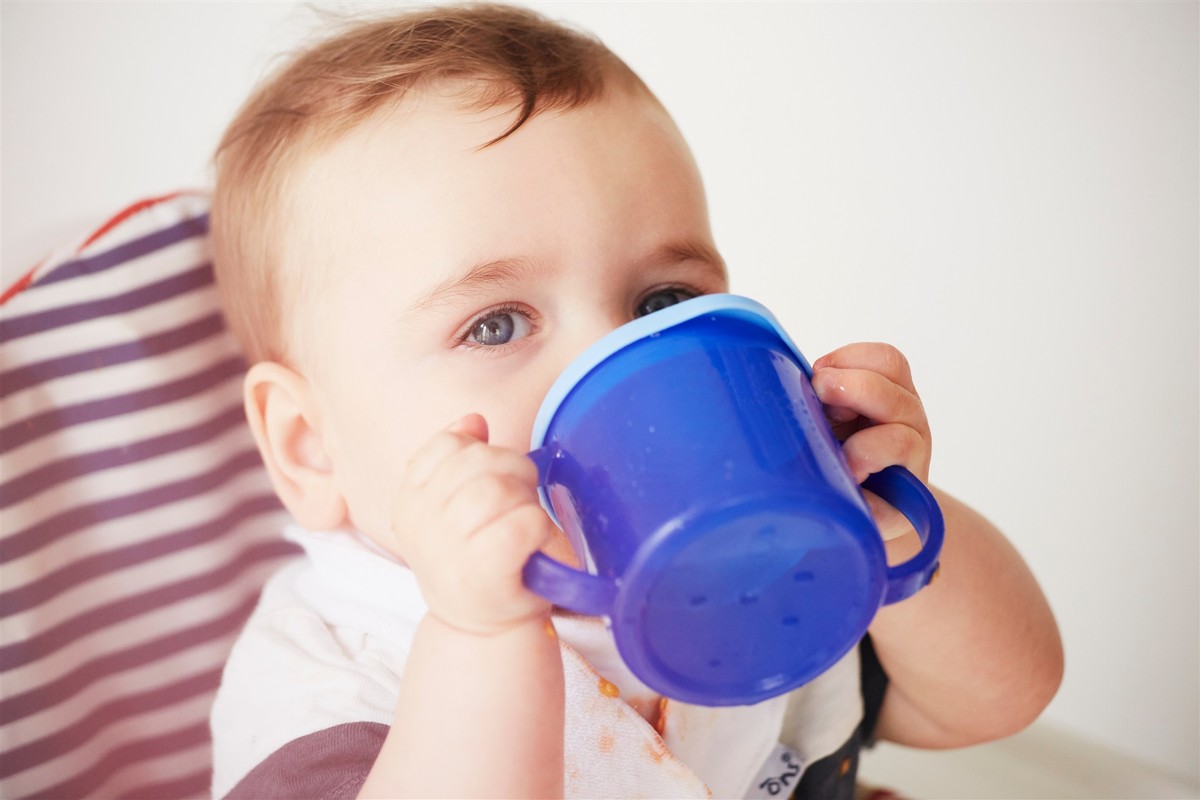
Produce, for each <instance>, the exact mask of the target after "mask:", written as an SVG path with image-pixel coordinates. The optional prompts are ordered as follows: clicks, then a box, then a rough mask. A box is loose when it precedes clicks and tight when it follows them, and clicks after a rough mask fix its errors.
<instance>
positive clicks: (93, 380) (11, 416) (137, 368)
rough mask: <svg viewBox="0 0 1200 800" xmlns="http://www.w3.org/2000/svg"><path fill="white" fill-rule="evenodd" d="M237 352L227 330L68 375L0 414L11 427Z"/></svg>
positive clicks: (14, 400) (20, 397)
mask: <svg viewBox="0 0 1200 800" xmlns="http://www.w3.org/2000/svg"><path fill="white" fill-rule="evenodd" d="M201 318H202V317H201ZM195 321H197V320H195V319H189V320H186V321H181V322H180V324H181V325H182V324H185V322H195ZM3 350H7V348H3ZM238 353H239V350H238V348H237V344H236V343H235V342H234V341H233V336H232V335H231V334H230V333H229V332H228V331H222V332H221V333H218V334H216V335H213V336H209V337H206V338H204V339H201V340H200V341H198V342H195V343H194V344H190V345H187V346H186V347H180V348H178V349H175V350H171V351H169V352H166V353H162V354H160V355H157V356H154V357H153V358H142V359H138V360H137V361H128V362H125V363H123V364H114V365H113V366H110V367H101V368H99V369H92V370H88V371H86V372H79V373H75V374H73V375H65V376H63V377H61V378H57V379H55V380H49V381H44V382H43V383H40V384H38V385H36V386H30V387H29V388H26V389H22V390H21V391H19V392H14V393H13V394H11V395H9V396H8V397H6V398H4V404H3V407H2V408H0V413H2V414H3V419H4V424H5V425H8V424H10V423H11V422H14V421H16V420H20V419H26V418H28V417H31V416H33V415H34V414H37V413H40V412H43V411H46V410H48V409H49V408H54V407H60V408H61V407H62V406H68V405H76V404H77V403H85V402H87V401H89V400H98V399H101V398H105V397H111V396H113V395H123V394H128V393H131V392H137V391H140V390H142V389H150V388H153V387H155V386H161V385H162V384H164V383H169V382H171V381H172V380H174V379H177V378H182V377H185V376H187V375H190V374H192V373H194V372H196V371H198V370H199V369H202V368H204V367H205V366H208V365H211V364H212V363H215V362H217V361H220V360H222V359H225V358H228V357H229V356H231V355H237V354H238Z"/></svg>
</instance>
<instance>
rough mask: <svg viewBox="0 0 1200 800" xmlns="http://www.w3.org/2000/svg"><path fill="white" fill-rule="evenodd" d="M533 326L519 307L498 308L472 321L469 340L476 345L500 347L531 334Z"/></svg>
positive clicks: (468, 334) (468, 335)
mask: <svg viewBox="0 0 1200 800" xmlns="http://www.w3.org/2000/svg"><path fill="white" fill-rule="evenodd" d="M532 327H533V326H532V325H531V324H530V322H529V318H528V317H526V316H525V315H524V314H522V313H521V312H520V311H518V310H517V309H510V308H498V309H496V310H495V311H491V312H489V313H488V314H487V315H486V316H483V317H480V318H479V319H477V320H475V322H473V323H471V329H470V331H468V332H467V337H466V338H467V340H468V341H469V342H470V343H471V344H473V345H476V346H481V347H499V346H500V345H504V344H508V343H509V342H513V341H516V340H517V339H524V338H525V337H526V336H528V335H529V332H530V330H531V328H532Z"/></svg>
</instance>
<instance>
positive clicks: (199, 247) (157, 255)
mask: <svg viewBox="0 0 1200 800" xmlns="http://www.w3.org/2000/svg"><path fill="white" fill-rule="evenodd" d="M182 221H183V218H182V217H181V218H178V219H174V220H170V221H168V224H165V225H159V226H154V227H151V228H149V229H147V230H145V231H143V232H141V233H139V234H138V235H134V236H130V237H129V240H133V239H138V238H141V236H143V235H147V234H150V233H153V232H155V231H156V230H159V229H161V228H165V227H170V226H171V225H175V224H178V223H179V222H182ZM119 227H121V228H123V227H124V226H119ZM122 232H124V231H122ZM115 246H117V245H116V244H113V245H109V243H108V241H107V240H105V241H104V242H103V246H102V247H100V248H96V247H93V248H89V250H88V252H89V253H90V254H92V255H99V254H100V253H104V252H107V251H109V250H112V249H113V248H114V247H115ZM210 259H211V254H210V251H209V247H208V237H207V236H191V237H188V238H186V239H181V240H180V241H178V242H175V243H174V244H170V245H168V246H166V247H162V248H159V249H158V250H154V251H152V252H150V253H147V254H146V255H143V256H139V257H137V258H131V259H130V260H128V261H125V262H122V263H121V264H117V265H113V266H112V267H110V268H109V269H105V270H101V271H100V272H96V273H93V274H91V275H79V276H78V277H75V278H72V279H69V280H60V281H58V282H55V283H49V284H46V285H45V286H34V287H33V288H31V289H26V290H25V291H22V292H21V293H19V294H18V295H16V296H15V297H13V298H12V299H10V300H9V301H8V302H7V303H5V304H4V306H3V309H4V315H3V316H4V317H5V318H8V317H15V316H24V315H26V314H36V313H38V312H40V311H47V310H49V309H53V308H61V307H63V306H69V305H75V304H76V303H89V302H92V301H95V300H99V299H101V298H104V297H112V296H114V295H119V294H125V293H126V292H129V291H132V290H134V289H137V288H140V287H142V286H145V285H147V284H151V283H157V282H158V281H161V280H163V279H165V278H168V277H170V276H172V275H178V274H179V273H181V272H187V271H188V270H189V269H192V268H193V267H198V266H200V265H201V264H203V263H205V262H206V261H209V260H210ZM74 260H76V258H75V257H74V256H71V255H69V254H68V257H67V258H65V259H62V260H61V261H56V262H54V263H53V264H50V263H47V264H46V266H45V267H44V268H43V269H40V270H38V274H39V275H48V274H49V273H51V272H53V271H54V270H55V269H57V268H58V267H60V266H62V265H63V264H64V263H66V262H69V261H74Z"/></svg>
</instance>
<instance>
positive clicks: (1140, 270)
mask: <svg viewBox="0 0 1200 800" xmlns="http://www.w3.org/2000/svg"><path fill="white" fill-rule="evenodd" d="M323 5H326V6H329V5H340V6H348V5H350V4H347V3H342V4H330V3H325V4H323ZM534 5H535V6H536V7H538V8H540V9H542V10H544V11H547V12H548V13H549V14H551V15H552V16H556V17H559V18H563V19H566V20H571V21H575V22H577V23H579V24H581V25H583V26H584V27H586V28H589V29H591V30H593V31H594V32H596V33H597V34H599V35H600V36H601V38H603V39H604V40H605V41H606V42H607V43H608V44H609V45H610V46H611V47H612V48H613V49H614V50H615V51H616V52H617V53H618V54H620V55H622V56H623V57H625V59H626V60H627V61H629V63H630V64H631V65H632V66H633V67H634V68H635V69H636V70H637V71H639V72H640V74H641V75H642V76H643V78H644V79H645V80H646V81H647V83H649V84H650V86H651V88H652V89H654V90H655V91H656V92H658V94H659V95H660V96H661V98H662V99H663V101H664V102H665V103H666V105H667V106H668V108H669V109H670V110H671V111H672V112H673V113H674V114H675V116H676V118H677V119H678V121H679V123H680V125H681V127H682V128H683V130H684V132H685V134H686V135H687V136H688V138H689V140H690V142H691V144H692V146H693V149H694V151H695V153H696V156H697V159H698V160H699V162H700V165H701V169H702V171H703V173H704V175H705V178H706V181H707V185H708V191H709V197H710V203H711V207H712V213H713V218H714V224H715V227H716V234H717V241H718V244H719V245H720V246H721V247H722V250H723V252H724V254H725V256H726V259H727V260H728V262H729V264H730V265H731V267H732V270H733V275H734V289H735V290H736V291H739V292H741V293H743V294H748V295H751V296H755V297H758V298H760V299H763V300H765V301H766V302H767V303H768V304H769V305H771V306H772V307H773V308H774V309H775V311H776V313H777V314H778V315H779V316H780V317H781V318H782V319H783V320H784V321H785V324H787V326H788V327H789V329H790V330H791V332H792V333H793V336H794V338H795V339H796V340H797V342H798V343H799V344H800V346H801V347H803V348H804V349H805V350H806V351H807V352H808V354H809V355H810V356H811V357H816V356H817V355H819V354H821V353H822V352H825V351H827V350H829V349H832V348H833V347H835V346H837V345H839V344H842V343H846V342H849V341H855V340H864V339H880V340H887V341H891V342H894V343H895V344H897V345H899V346H900V347H901V348H902V349H903V350H905V351H906V352H907V354H908V355H909V357H910V359H911V361H912V362H913V364H914V369H915V374H916V377H917V381H918V388H919V389H920V390H921V392H922V395H923V397H924V399H925V401H926V405H927V407H928V410H929V414H930V417H931V420H932V422H933V426H934V434H935V451H934V480H935V482H937V483H939V484H940V485H942V486H943V487H945V488H947V489H948V490H950V491H952V492H954V493H956V494H958V495H960V496H961V497H963V498H965V499H967V500H968V501H970V502H971V503H973V504H974V505H975V506H976V507H977V508H979V509H980V510H982V511H983V512H984V513H985V514H986V515H988V516H990V517H991V518H992V519H993V520H995V521H996V522H997V523H998V524H999V525H1000V526H1001V527H1002V528H1003V529H1004V530H1005V531H1006V532H1007V533H1008V535H1009V536H1010V537H1011V539H1012V540H1013V542H1014V543H1015V544H1016V546H1017V547H1018V549H1019V550H1020V551H1021V552H1022V553H1023V554H1024V556H1025V558H1026V559H1027V560H1028V561H1029V563H1030V564H1031V566H1032V568H1033V570H1034V572H1035V573H1036V574H1037V576H1038V578H1039V579H1040V580H1041V582H1042V584H1043V586H1044V587H1045V590H1046V593H1047V594H1048V595H1049V598H1050V601H1051V603H1052V605H1053V607H1054V609H1055V611H1056V613H1057V615H1058V618H1059V622H1060V625H1061V627H1062V631H1063V636H1064V639H1065V642H1066V649H1067V675H1066V680H1065V683H1064V685H1063V688H1062V690H1061V692H1060V694H1059V696H1058V697H1057V699H1056V700H1055V701H1054V703H1053V705H1052V706H1051V707H1050V709H1049V710H1048V711H1047V713H1046V719H1047V720H1049V721H1051V722H1052V723H1054V724H1057V725H1059V726H1064V727H1067V728H1069V729H1071V730H1073V731H1075V732H1079V733H1083V734H1084V735H1086V736H1089V737H1092V738H1094V739H1096V740H1097V741H1099V742H1100V743H1103V744H1106V745H1108V746H1111V747H1115V748H1117V749H1120V750H1123V751H1125V752H1127V753H1129V754H1131V755H1134V756H1136V757H1138V758H1140V759H1144V760H1146V761H1149V762H1151V763H1153V764H1155V765H1158V766H1160V767H1162V768H1165V769H1167V770H1169V771H1171V772H1173V773H1175V774H1177V775H1179V776H1180V777H1182V778H1185V779H1186V780H1188V781H1190V782H1192V783H1195V782H1196V781H1197V780H1200V769H1198V756H1197V753H1198V752H1200V740H1198V726H1200V719H1198V707H1200V700H1198V692H1197V686H1198V683H1200V657H1198V636H1200V593H1198V585H1200V555H1198V550H1197V541H1198V538H1200V537H1198V533H1200V518H1198V515H1200V500H1198V491H1200V490H1198V486H1200V467H1198V451H1200V444H1198V442H1200V431H1198V416H1200V390H1198V372H1200V367H1198V364H1200V353H1198V339H1200V322H1198V311H1197V309H1198V307H1200V288H1198V285H1197V281H1198V275H1200V244H1198V242H1200V223H1198V220H1200V158H1198V155H1197V152H1198V147H1200V33H1198V30H1200V15H1198V5H1197V3H1196V2H1173V3H1171V2H1164V3H1157V2H1127V3H1099V2H1094V3H1093V2H1078V3H1052V2H1044V3H1042V2H1023V3H1011V4H1004V3H998V2H997V3H962V4H951V3H932V2H931V3H853V4H834V3H819V4H793V3H778V4H756V3H738V4H734V3H709V4H697V3H613V2H610V3H570V4H567V3H562V4H556V3H546V2H543V3H535V4H534ZM0 14H2V17H0V26H2V43H3V50H2V56H3V64H2V75H3V94H2V96H3V108H2V113H3V140H2V142H3V163H2V171H3V218H2V227H0V232H2V234H3V281H4V283H5V284H7V283H8V282H10V281H12V280H14V279H16V277H18V275H19V274H20V273H22V272H23V271H24V269H25V268H26V267H28V266H31V265H32V264H33V262H34V261H35V260H37V258H39V257H40V256H41V255H42V254H43V253H44V252H45V251H47V250H48V249H50V248H51V247H54V246H56V245H59V244H62V243H63V242H64V241H70V240H71V239H72V238H73V237H74V236H75V235H77V234H80V233H83V232H86V231H87V230H89V229H90V228H91V227H92V226H94V224H96V223H98V222H100V221H102V220H103V219H104V218H105V217H106V216H107V215H109V214H110V213H112V212H114V211H115V210H117V209H119V208H120V207H122V206H123V205H125V204H126V203H128V202H130V201H132V200H134V199H136V198H139V197H142V196H147V195H153V194H158V193H162V192H164V191H168V190H171V189H174V188H179V187H185V186H196V185H203V184H204V183H205V182H206V181H207V176H208V171H207V161H208V157H209V155H210V153H211V150H212V148H213V146H214V145H215V143H216V140H217V138H218V136H219V135H220V132H221V130H222V128H223V126H224V124H225V122H226V121H227V120H228V118H229V117H230V115H231V114H232V113H233V111H234V109H235V107H236V106H237V104H238V103H239V102H240V101H241V99H242V98H243V97H244V96H245V94H246V92H247V91H248V90H249V88H250V86H251V85H252V83H253V82H254V81H255V80H256V78H258V77H259V76H260V75H261V74H262V73H263V72H264V70H265V69H266V68H267V67H268V66H269V64H270V58H271V56H272V55H273V54H275V53H277V52H279V51H281V50H283V49H286V48H287V47H290V46H292V45H293V44H294V43H295V42H296V41H297V40H298V39H299V38H300V37H302V36H304V35H307V34H308V33H310V32H312V31H313V30H314V29H315V28H317V27H319V20H318V17H317V16H316V15H315V14H314V13H313V12H312V11H311V10H310V9H309V8H308V7H307V6H304V5H300V4H296V3H292V2H277V3H217V2H207V3H187V2H173V3H102V2H96V3H48V2H47V3H42V2H12V1H11V0H9V1H8V2H4V3H3V4H2V5H0Z"/></svg>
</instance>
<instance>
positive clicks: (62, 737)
mask: <svg viewBox="0 0 1200 800" xmlns="http://www.w3.org/2000/svg"><path fill="white" fill-rule="evenodd" d="M220 683H221V669H220V668H217V669H213V670H209V671H208V672H202V673H200V674H198V675H191V676H189V677H187V678H184V679H183V680H179V681H176V682H175V683H169V684H167V685H166V686H160V687H158V688H156V689H151V690H149V691H145V692H140V693H138V694H130V695H125V696H124V697H118V698H116V699H114V700H110V701H108V702H107V703H105V704H104V705H102V706H99V707H97V708H95V709H93V710H92V712H91V713H90V714H88V715H87V716H85V717H84V718H83V719H81V720H79V721H78V722H75V723H74V724H73V725H71V726H70V727H68V728H64V729H62V730H59V731H56V732H55V733H52V734H50V735H49V736H43V737H42V738H41V739H34V740H33V741H31V742H28V743H26V744H24V745H21V746H20V747H14V748H12V749H11V750H9V751H7V752H6V753H4V755H3V758H0V778H7V777H8V776H10V775H14V774H16V773H18V772H24V771H25V770H27V769H33V768H34V767H36V766H38V765H40V764H45V763H46V762H47V761H52V760H53V759H56V758H58V757H59V756H62V755H65V754H67V753H69V752H71V751H72V750H74V749H75V748H77V747H82V746H83V745H85V744H87V743H88V742H89V741H91V740H92V739H93V738H95V736H96V735H97V734H98V733H100V732H101V731H103V730H104V729H105V728H107V727H109V726H110V725H114V724H116V723H118V722H120V721H121V720H123V719H127V718H129V717H132V716H136V715H138V714H144V713H147V712H150V711H157V710H158V709H160V708H166V707H167V706H171V705H175V704H176V703H182V702H185V701H187V700H191V699H192V698H193V697H198V696H200V695H203V694H211V693H213V692H216V690H217V686H218V685H220Z"/></svg>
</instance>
